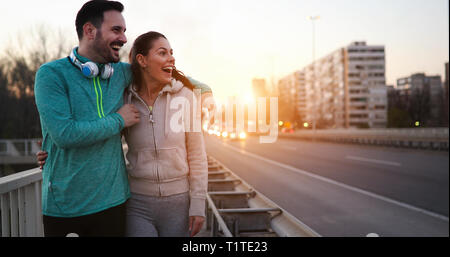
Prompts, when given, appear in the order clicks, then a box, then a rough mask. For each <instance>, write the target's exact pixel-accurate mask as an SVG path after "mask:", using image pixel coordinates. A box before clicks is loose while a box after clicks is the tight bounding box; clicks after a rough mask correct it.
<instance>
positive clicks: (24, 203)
mask: <svg viewBox="0 0 450 257" xmlns="http://www.w3.org/2000/svg"><path fill="white" fill-rule="evenodd" d="M41 186H42V171H41V170H40V169H39V168H35V169H31V170H26V171H23V172H19V173H16V174H13V175H10V176H6V177H1V178H0V200H1V201H0V206H1V209H0V211H1V227H0V231H1V235H2V237H37V236H43V235H44V229H43V223H42V210H41V208H42V203H41Z"/></svg>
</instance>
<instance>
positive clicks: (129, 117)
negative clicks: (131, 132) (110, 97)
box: [117, 104, 140, 127]
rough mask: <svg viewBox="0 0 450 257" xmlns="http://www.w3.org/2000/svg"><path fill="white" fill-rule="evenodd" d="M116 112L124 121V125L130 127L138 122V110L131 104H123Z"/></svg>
mask: <svg viewBox="0 0 450 257" xmlns="http://www.w3.org/2000/svg"><path fill="white" fill-rule="evenodd" d="M117 113H118V114H120V116H122V118H123V120H124V121H125V127H131V126H133V125H134V124H136V123H138V122H139V116H140V114H139V111H138V110H137V109H136V107H135V106H134V105H132V104H125V105H124V106H122V107H121V108H120V109H119V110H118V111H117Z"/></svg>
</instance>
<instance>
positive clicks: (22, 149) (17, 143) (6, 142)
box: [0, 139, 40, 156]
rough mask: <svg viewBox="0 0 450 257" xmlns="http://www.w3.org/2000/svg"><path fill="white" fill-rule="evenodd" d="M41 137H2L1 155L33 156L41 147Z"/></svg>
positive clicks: (0, 142)
mask: <svg viewBox="0 0 450 257" xmlns="http://www.w3.org/2000/svg"><path fill="white" fill-rule="evenodd" d="M39 140H40V139H0V155H1V156H31V155H35V154H36V153H37V152H38V151H39V149H40V147H39V145H38V143H37V142H38V141H39Z"/></svg>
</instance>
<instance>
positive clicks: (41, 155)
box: [36, 141, 48, 170]
mask: <svg viewBox="0 0 450 257" xmlns="http://www.w3.org/2000/svg"><path fill="white" fill-rule="evenodd" d="M38 145H39V147H42V141H38ZM47 157H48V154H47V152H45V151H42V150H41V151H39V152H37V153H36V159H37V164H38V166H39V168H40V169H41V170H42V168H43V167H44V164H45V160H46V159H47Z"/></svg>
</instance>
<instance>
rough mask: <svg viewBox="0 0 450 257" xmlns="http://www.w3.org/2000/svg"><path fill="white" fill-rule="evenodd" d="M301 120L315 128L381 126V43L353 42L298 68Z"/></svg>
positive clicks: (384, 96)
mask: <svg viewBox="0 0 450 257" xmlns="http://www.w3.org/2000/svg"><path fill="white" fill-rule="evenodd" d="M301 72H303V74H304V77H303V79H304V83H303V84H301V83H299V85H302V86H301V88H303V90H304V93H303V96H304V97H303V99H304V101H305V103H304V104H303V106H304V107H305V108H304V110H305V120H307V121H310V122H311V123H312V122H315V123H316V127H317V128H349V127H355V128H385V127H386V125H387V107H388V103H387V87H386V78H385V77H386V76H385V52H384V46H376V45H367V44H366V42H353V43H351V44H350V45H348V46H346V47H342V48H340V49H338V50H336V51H334V52H332V53H330V54H328V55H327V56H325V57H322V58H320V59H318V60H317V61H315V62H314V63H312V64H310V65H308V66H306V67H305V68H303V69H302V70H301Z"/></svg>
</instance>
